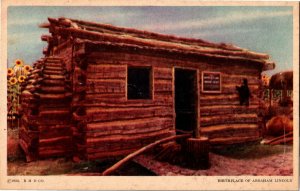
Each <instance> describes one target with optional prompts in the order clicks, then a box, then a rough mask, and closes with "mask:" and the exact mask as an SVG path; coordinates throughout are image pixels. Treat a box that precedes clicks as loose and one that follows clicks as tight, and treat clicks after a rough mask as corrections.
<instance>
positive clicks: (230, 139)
mask: <svg viewBox="0 0 300 191" xmlns="http://www.w3.org/2000/svg"><path fill="white" fill-rule="evenodd" d="M259 139H260V137H258V136H246V137H226V138H215V139H210V140H209V142H210V144H212V145H230V144H237V143H245V142H251V141H258V140H259Z"/></svg>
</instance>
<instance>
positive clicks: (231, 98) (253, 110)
mask: <svg viewBox="0 0 300 191" xmlns="http://www.w3.org/2000/svg"><path fill="white" fill-rule="evenodd" d="M86 62H87V63H86V64H87V69H86V71H85V75H86V89H85V93H86V94H85V100H84V102H82V104H81V106H84V108H85V112H86V116H87V117H86V118H85V121H86V123H85V127H84V132H85V134H84V136H85V137H86V139H85V141H86V142H85V143H84V144H86V150H87V151H88V154H87V157H88V158H95V157H96V156H103V155H104V154H103V153H102V154H101V155H100V154H99V155H97V154H92V155H90V154H91V153H89V151H93V152H92V153H94V152H96V153H97V152H103V150H105V148H98V147H97V146H96V148H97V149H98V151H97V149H96V148H95V145H102V147H104V145H105V144H102V143H103V140H107V141H108V140H109V141H112V140H113V141H115V142H112V143H113V144H109V145H113V146H111V147H114V146H115V147H116V149H115V150H116V151H119V150H118V149H119V148H120V147H119V146H116V145H118V144H124V143H123V142H122V143H121V142H119V141H118V140H125V141H126V142H127V143H128V146H123V147H124V149H130V148H132V147H131V146H129V145H132V144H136V143H137V142H139V143H141V144H143V143H142V142H140V140H139V139H140V138H141V137H144V136H146V135H147V136H149V137H148V138H149V139H148V138H147V140H149V142H151V141H154V138H155V137H157V138H158V134H159V135H160V134H163V136H164V133H165V132H167V130H171V131H173V133H175V122H174V121H175V114H174V112H175V111H174V99H173V91H174V90H173V88H174V87H173V80H174V79H173V68H174V67H179V68H189V69H197V70H198V83H199V86H198V88H199V89H198V90H199V92H198V93H199V94H200V96H199V98H200V99H199V107H200V114H199V115H198V116H199V119H198V121H199V123H198V125H199V129H200V134H201V135H205V136H208V137H209V138H210V141H211V143H212V144H217V145H220V144H221V145H223V144H232V143H240V142H245V141H253V140H258V139H259V137H260V129H261V117H260V116H259V113H260V101H259V98H260V96H261V91H260V88H261V84H260V80H259V79H260V78H259V77H260V69H259V68H257V67H256V66H251V65H247V63H245V67H243V66H242V65H241V64H240V63H238V64H235V63H228V61H226V60H225V61H224V63H213V61H212V63H205V62H200V61H199V62H195V61H194V60H180V59H170V58H164V57H163V56H160V57H154V56H146V55H136V54H128V53H120V52H119V53H117V54H115V53H112V52H94V53H92V54H90V55H89V57H88V58H87V61H86ZM127 66H152V72H153V87H152V88H153V99H152V100H143V101H142V100H140V101H133V100H127V98H126V68H127ZM202 71H214V72H221V73H222V93H220V94H210V93H202V92H201V72H202ZM244 78H247V79H248V84H249V88H250V91H251V94H252V98H251V99H250V106H249V107H247V106H240V105H239V98H238V93H237V91H236V86H240V85H241V83H242V80H243V79H244ZM99 131H100V132H99ZM150 132H154V133H153V134H151V133H150ZM155 132H156V133H155ZM129 135H130V137H135V136H136V138H133V140H132V141H134V143H132V142H128V141H129V139H127V138H128V137H126V136H129ZM140 135H141V137H139V136H140ZM152 135H153V136H152ZM102 139H103V140H102ZM130 141H131V139H130ZM98 143H99V144H98ZM100 143H101V144H100ZM107 143H108V142H107ZM136 146H138V145H136ZM111 147H110V148H111ZM91 148H93V149H91ZM110 150H111V149H110ZM121 150H122V149H121ZM120 153H122V152H120ZM96 158H97V157H96Z"/></svg>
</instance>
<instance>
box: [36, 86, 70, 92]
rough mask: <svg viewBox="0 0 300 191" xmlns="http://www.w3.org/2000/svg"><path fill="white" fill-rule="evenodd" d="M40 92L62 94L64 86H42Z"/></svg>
mask: <svg viewBox="0 0 300 191" xmlns="http://www.w3.org/2000/svg"><path fill="white" fill-rule="evenodd" d="M41 91H42V92H47V93H48V92H49V93H64V92H65V87H64V86H42V87H41Z"/></svg>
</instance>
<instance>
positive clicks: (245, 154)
mask: <svg viewBox="0 0 300 191" xmlns="http://www.w3.org/2000/svg"><path fill="white" fill-rule="evenodd" d="M291 151H292V146H291V145H274V146H272V145H261V144H259V143H252V144H244V145H233V146H229V147H226V148H218V149H212V152H214V153H216V154H219V155H223V156H226V157H230V158H235V159H259V158H264V157H267V156H271V155H275V154H280V153H284V152H291Z"/></svg>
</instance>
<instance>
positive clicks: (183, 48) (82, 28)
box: [40, 18, 275, 70]
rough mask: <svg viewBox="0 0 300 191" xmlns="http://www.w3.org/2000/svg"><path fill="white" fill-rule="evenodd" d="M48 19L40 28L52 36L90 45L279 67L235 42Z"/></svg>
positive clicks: (267, 57) (266, 57) (261, 54)
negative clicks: (46, 30) (68, 37)
mask: <svg viewBox="0 0 300 191" xmlns="http://www.w3.org/2000/svg"><path fill="white" fill-rule="evenodd" d="M48 20H49V22H50V23H49V24H47V23H44V24H42V25H40V27H43V28H49V31H50V32H51V33H52V35H55V34H59V35H65V36H69V35H71V36H73V37H75V38H77V42H79V43H88V44H90V46H96V45H106V46H113V47H126V48H133V49H147V50H156V51H162V52H172V53H182V54H194V55H200V56H206V57H214V58H227V59H239V60H249V61H252V62H257V63H260V64H262V66H263V67H262V68H263V70H269V69H273V68H274V67H275V64H274V62H271V61H270V60H269V55H267V54H263V53H257V52H253V51H250V50H247V49H243V48H240V47H237V46H234V45H232V44H225V43H212V42H208V41H204V40H201V39H193V38H182V37H177V36H173V35H164V34H158V33H153V32H148V31H142V30H136V29H131V28H123V27H116V26H112V25H108V24H99V23H94V22H88V21H82V20H76V19H69V18H58V19H56V18H48ZM51 38H52V37H51V36H43V37H42V39H43V40H45V41H49V39H51ZM78 39H79V40H78Z"/></svg>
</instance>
